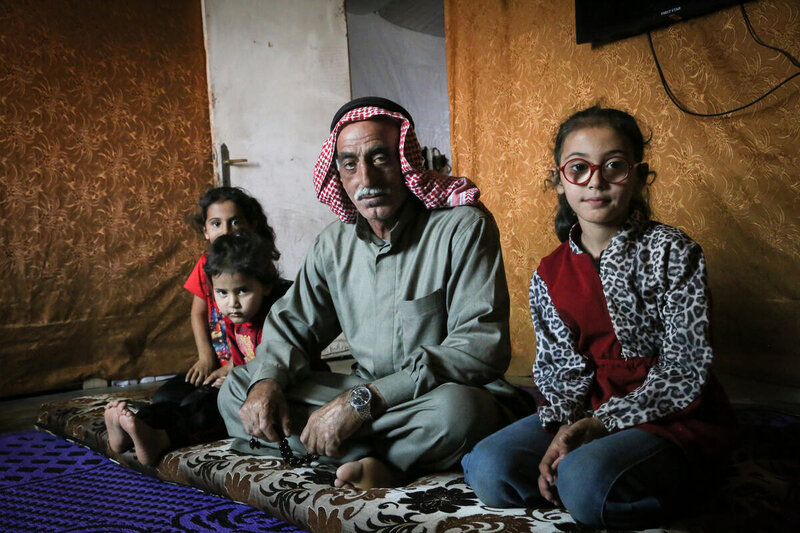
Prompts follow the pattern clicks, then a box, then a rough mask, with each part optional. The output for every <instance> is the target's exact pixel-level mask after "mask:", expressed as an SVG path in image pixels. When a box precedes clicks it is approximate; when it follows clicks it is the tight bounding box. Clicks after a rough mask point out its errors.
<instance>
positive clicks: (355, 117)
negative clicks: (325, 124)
mask: <svg viewBox="0 0 800 533" xmlns="http://www.w3.org/2000/svg"><path fill="white" fill-rule="evenodd" d="M376 116H386V117H390V118H392V119H394V120H395V121H397V122H398V123H399V124H400V145H399V147H398V148H399V150H398V152H399V154H400V168H401V170H402V172H403V178H404V180H405V184H406V187H408V189H409V190H410V191H411V192H412V193H413V194H414V196H416V197H417V198H419V199H420V200H422V203H423V204H425V208H426V209H443V208H447V207H455V206H459V205H475V206H479V207H481V208H483V209H485V208H484V207H483V204H481V203H480V201H479V200H478V198H479V197H480V191H479V190H478V187H477V186H476V185H475V184H474V183H472V182H471V181H470V180H468V179H467V178H457V177H453V176H448V175H446V174H441V173H439V172H435V171H433V170H425V167H424V166H423V158H422V149H421V148H420V146H419V141H418V140H417V135H416V134H415V133H414V127H413V125H412V123H411V122H410V121H409V119H408V118H407V117H406V116H404V114H403V113H399V112H395V111H388V110H386V109H383V108H381V107H374V106H365V107H357V108H355V109H352V110H350V111H348V112H347V113H345V114H344V115H343V116H342V118H341V119H340V120H339V122H337V123H336V125H335V126H333V128H332V130H331V135H330V137H328V140H327V141H325V144H323V145H322V153H321V154H320V155H319V159H317V164H316V165H315V166H314V189H315V190H316V192H317V198H319V201H320V202H322V203H323V204H326V205H327V206H328V207H330V208H331V211H333V213H334V214H335V215H336V216H338V217H339V219H340V220H341V221H342V222H344V223H345V224H352V223H354V222H355V221H356V214H357V213H358V211H357V210H356V207H355V206H354V205H353V202H351V201H350V198H349V197H348V196H347V192H345V190H344V187H343V186H342V182H341V180H340V179H339V173H338V172H337V170H336V162H335V161H334V159H335V155H336V139H337V138H338V136H339V132H340V131H341V130H342V128H343V127H344V126H346V125H347V124H350V123H351V122H360V121H362V120H367V119H369V118H372V117H376Z"/></svg>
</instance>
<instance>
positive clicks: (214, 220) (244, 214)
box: [176, 187, 281, 387]
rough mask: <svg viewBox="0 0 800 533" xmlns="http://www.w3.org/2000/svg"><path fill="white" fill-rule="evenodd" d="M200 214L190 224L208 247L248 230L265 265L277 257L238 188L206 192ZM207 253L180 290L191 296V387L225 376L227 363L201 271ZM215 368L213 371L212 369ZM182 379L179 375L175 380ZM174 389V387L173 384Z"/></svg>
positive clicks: (251, 202) (257, 208)
mask: <svg viewBox="0 0 800 533" xmlns="http://www.w3.org/2000/svg"><path fill="white" fill-rule="evenodd" d="M198 205H199V206H200V212H199V213H197V214H196V215H194V216H193V217H192V218H191V219H190V222H191V224H192V226H194V228H195V229H196V230H197V231H198V232H199V233H201V234H202V235H203V236H204V237H205V238H206V240H207V241H208V242H209V244H213V243H214V241H215V240H216V239H217V237H219V236H220V235H227V234H229V233H232V232H234V231H236V230H239V229H243V228H246V229H250V230H252V231H253V232H254V233H256V234H258V235H259V236H260V237H261V238H262V239H264V243H265V246H266V247H267V249H268V258H269V261H268V262H269V264H273V262H274V261H277V260H278V258H279V257H280V255H281V254H280V253H279V252H278V250H277V248H276V247H275V233H274V232H273V231H272V228H271V227H270V225H269V223H268V222H267V216H266V215H265V214H264V210H263V209H262V208H261V204H259V203H258V200H256V199H255V198H253V197H252V196H250V195H249V194H247V193H246V192H244V191H243V190H242V189H240V188H238V187H217V188H214V189H211V190H209V191H208V192H206V193H205V194H204V195H203V196H202V197H201V198H200V200H199V201H198ZM207 257H208V256H207V254H205V253H204V254H203V255H201V256H200V259H199V260H198V261H197V264H196V265H195V267H194V270H192V273H191V275H190V276H189V279H188V280H186V283H185V284H184V287H185V288H186V289H187V290H188V291H189V292H191V293H192V294H194V298H193V300H192V311H191V320H192V331H193V332H194V341H195V344H196V345H197V354H198V358H197V362H196V363H195V364H194V365H193V366H192V368H190V369H189V371H188V372H187V373H186V375H185V381H186V382H187V383H190V384H192V385H195V386H199V385H202V384H206V383H211V382H214V381H216V379H217V378H218V377H219V376H220V375H221V374H222V373H225V370H224V368H225V366H226V365H227V364H228V363H229V362H230V360H231V353H230V350H229V348H228V343H227V342H226V332H225V324H224V321H223V320H222V317H221V315H220V313H219V309H217V306H216V304H215V302H214V297H213V295H212V293H211V283H210V281H209V279H208V277H207V276H206V274H205V272H204V271H203V265H205V263H206V259H207ZM215 369H216V370H215ZM182 377H184V376H183V375H179V377H178V379H181V378H182ZM176 387H178V386H177V385H176Z"/></svg>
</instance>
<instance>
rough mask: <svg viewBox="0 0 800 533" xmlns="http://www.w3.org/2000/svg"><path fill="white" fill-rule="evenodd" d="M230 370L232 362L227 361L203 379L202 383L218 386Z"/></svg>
mask: <svg viewBox="0 0 800 533" xmlns="http://www.w3.org/2000/svg"><path fill="white" fill-rule="evenodd" d="M231 370H233V363H228V364H227V365H225V366H221V367H219V368H218V369H216V370H214V371H213V372H212V373H210V374H209V375H208V377H207V378H206V379H204V380H203V385H211V386H213V387H216V388H220V387H221V386H222V383H223V382H224V381H225V378H226V377H228V374H230V373H231Z"/></svg>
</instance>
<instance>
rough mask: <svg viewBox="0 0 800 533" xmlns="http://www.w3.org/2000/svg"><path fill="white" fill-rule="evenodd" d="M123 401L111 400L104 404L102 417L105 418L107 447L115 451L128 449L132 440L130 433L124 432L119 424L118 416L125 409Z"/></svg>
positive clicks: (131, 444) (120, 451) (119, 451)
mask: <svg viewBox="0 0 800 533" xmlns="http://www.w3.org/2000/svg"><path fill="white" fill-rule="evenodd" d="M127 410H128V409H127V406H126V403H125V402H124V401H120V400H111V401H110V402H108V403H107V404H106V411H105V413H103V417H104V418H105V420H106V431H107V432H108V447H109V448H111V449H112V450H113V451H115V452H117V453H122V452H124V451H127V450H130V449H131V447H133V441H132V440H131V437H130V435H128V434H127V433H125V430H123V429H122V427H120V425H119V416H120V414H121V413H122V412H123V411H127Z"/></svg>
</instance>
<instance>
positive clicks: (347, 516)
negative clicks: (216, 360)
mask: <svg viewBox="0 0 800 533" xmlns="http://www.w3.org/2000/svg"><path fill="white" fill-rule="evenodd" d="M151 392H152V391H147V390H145V391H135V392H132V393H130V394H128V396H127V399H129V400H142V399H146V397H147V396H148V395H149V393H151ZM119 398H120V396H119V395H114V396H111V395H95V396H87V397H82V398H76V399H71V400H64V401H59V402H53V403H47V404H44V405H42V407H41V410H40V414H39V417H38V421H37V426H38V427H40V428H41V429H44V430H47V431H50V432H52V433H54V434H56V435H60V436H64V437H67V438H69V439H73V440H75V441H76V442H79V443H82V444H83V445H85V446H88V447H90V448H92V449H94V450H96V451H99V452H101V453H105V454H107V455H108V456H109V457H111V458H112V459H114V460H116V461H118V462H119V463H120V464H123V465H126V466H129V467H131V468H134V469H137V470H139V471H140V472H143V473H145V474H149V475H153V476H157V477H159V478H161V479H163V480H167V481H172V482H176V483H181V484H185V485H190V486H193V487H195V488H199V489H201V490H204V491H207V492H209V493H213V494H218V495H222V496H226V497H228V498H230V499H232V500H235V501H238V502H243V503H247V504H249V505H252V506H253V507H256V508H258V509H261V510H264V511H266V512H268V513H270V514H271V515H273V516H275V517H277V518H280V519H282V520H286V521H287V522H290V523H293V524H295V525H297V526H300V527H303V528H307V529H309V530H311V531H314V532H326V533H328V532H330V533H338V532H353V533H356V532H371V531H392V532H397V533H400V532H404V533H405V532H407V533H418V532H419V533H422V532H468V531H485V532H498V531H520V532H522V531H535V532H563V531H592V529H588V528H586V527H584V526H582V525H580V524H578V523H576V522H575V521H574V520H573V519H572V517H571V516H570V515H569V513H567V512H566V511H565V510H564V509H559V508H552V507H543V508H539V509H514V510H502V509H495V508H491V507H487V506H485V505H482V504H481V503H480V502H479V501H478V499H477V498H476V496H475V494H474V493H473V492H472V490H471V489H470V488H469V486H468V485H467V484H466V483H465V482H464V477H463V474H462V473H461V472H460V471H454V472H447V473H442V474H436V475H429V476H425V477H422V478H420V479H417V480H416V481H414V482H413V483H410V484H409V485H407V486H404V487H401V488H394V489H372V490H355V489H338V488H335V487H333V486H332V483H333V479H334V474H333V470H332V469H331V468H329V467H325V466H312V467H299V468H298V467H290V466H288V465H286V464H285V463H284V462H283V461H281V460H280V459H274V458H270V457H262V456H251V455H245V454H241V453H238V452H236V451H232V450H230V449H229V444H230V440H229V439H226V440H221V441H216V442H210V443H207V444H202V445H197V446H190V447H187V448H181V449H178V450H175V451H172V452H170V453H168V454H167V455H166V456H165V457H164V458H163V459H162V460H161V462H160V463H159V464H158V465H157V466H156V467H154V468H151V467H143V466H142V465H141V464H139V463H138V462H137V461H136V459H135V456H134V455H133V454H132V453H131V452H126V453H124V454H115V453H113V452H111V451H110V450H108V449H107V446H106V431H105V424H104V421H103V412H104V407H105V404H106V403H107V402H108V401H109V400H111V399H119ZM738 413H739V416H740V419H741V421H742V425H743V430H744V431H743V433H742V437H741V442H739V443H737V447H736V451H735V453H734V457H733V461H732V463H731V466H730V468H729V471H728V473H727V476H726V478H725V480H724V481H723V482H722V483H721V484H720V486H718V487H713V488H710V489H709V490H708V491H707V499H706V500H705V501H703V502H698V505H697V508H696V509H692V510H688V509H687V513H686V514H687V516H685V517H683V518H680V519H677V520H675V521H674V523H672V524H669V525H668V527H667V526H665V528H658V529H653V530H643V531H675V532H677V531H681V532H683V531H800V511H798V509H800V486H799V485H798V480H800V461H798V458H797V450H798V449H800V448H798V444H800V418H799V417H797V416H793V415H789V414H782V413H778V412H775V411H771V410H768V409H759V408H753V407H750V408H747V409H739V410H738Z"/></svg>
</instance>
